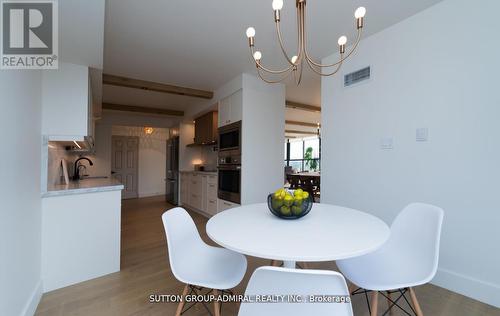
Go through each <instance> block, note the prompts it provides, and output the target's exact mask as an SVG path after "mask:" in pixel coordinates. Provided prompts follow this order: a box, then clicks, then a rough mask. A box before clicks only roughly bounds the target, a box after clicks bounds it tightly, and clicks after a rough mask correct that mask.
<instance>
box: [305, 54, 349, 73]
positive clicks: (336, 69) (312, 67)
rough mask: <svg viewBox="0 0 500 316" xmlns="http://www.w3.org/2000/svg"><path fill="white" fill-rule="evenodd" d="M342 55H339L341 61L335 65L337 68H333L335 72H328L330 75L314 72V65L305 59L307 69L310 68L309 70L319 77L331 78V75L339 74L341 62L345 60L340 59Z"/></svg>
mask: <svg viewBox="0 0 500 316" xmlns="http://www.w3.org/2000/svg"><path fill="white" fill-rule="evenodd" d="M342 55H343V54H341V55H340V58H341V61H340V63H338V64H337V68H335V70H334V71H332V72H330V73H326V74H325V73H323V72H321V71H318V70H316V69H315V68H314V67H316V66H315V65H314V64H313V63H312V62H311V61H310V60H309V59H307V58H306V61H307V64H308V65H309V68H311V70H312V71H314V72H315V73H316V74H318V75H320V76H322V77H328V76H333V75H335V74H336V73H337V72H339V70H340V68H341V67H342V61H343V60H345V58H344V59H342Z"/></svg>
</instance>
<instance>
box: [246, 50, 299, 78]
mask: <svg viewBox="0 0 500 316" xmlns="http://www.w3.org/2000/svg"><path fill="white" fill-rule="evenodd" d="M250 52H251V55H252V59H253V60H254V62H255V64H256V65H257V68H260V69H262V70H264V71H266V72H268V73H271V74H282V73H285V72H287V71H290V69H292V68H293V67H294V66H293V65H290V66H289V67H288V68H285V69H282V70H272V69H269V68H266V67H264V66H263V65H262V64H261V63H260V61H258V60H255V58H254V57H253V55H254V53H255V52H254V48H253V47H250Z"/></svg>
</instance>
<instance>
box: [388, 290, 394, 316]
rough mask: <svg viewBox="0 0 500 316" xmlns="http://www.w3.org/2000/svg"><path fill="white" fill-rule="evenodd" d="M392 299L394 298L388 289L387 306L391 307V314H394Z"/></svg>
mask: <svg viewBox="0 0 500 316" xmlns="http://www.w3.org/2000/svg"><path fill="white" fill-rule="evenodd" d="M391 300H392V294H391V292H390V291H387V308H390V309H389V315H392V308H391V306H392V302H391ZM392 307H394V306H392Z"/></svg>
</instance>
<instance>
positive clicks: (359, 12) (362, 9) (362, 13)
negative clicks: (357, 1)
mask: <svg viewBox="0 0 500 316" xmlns="http://www.w3.org/2000/svg"><path fill="white" fill-rule="evenodd" d="M365 14H366V9H365V7H359V8H357V9H356V12H354V17H355V18H356V19H360V18H364V17H365Z"/></svg>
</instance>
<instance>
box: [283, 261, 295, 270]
mask: <svg viewBox="0 0 500 316" xmlns="http://www.w3.org/2000/svg"><path fill="white" fill-rule="evenodd" d="M283 267H285V268H289V269H295V267H296V262H295V261H283Z"/></svg>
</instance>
